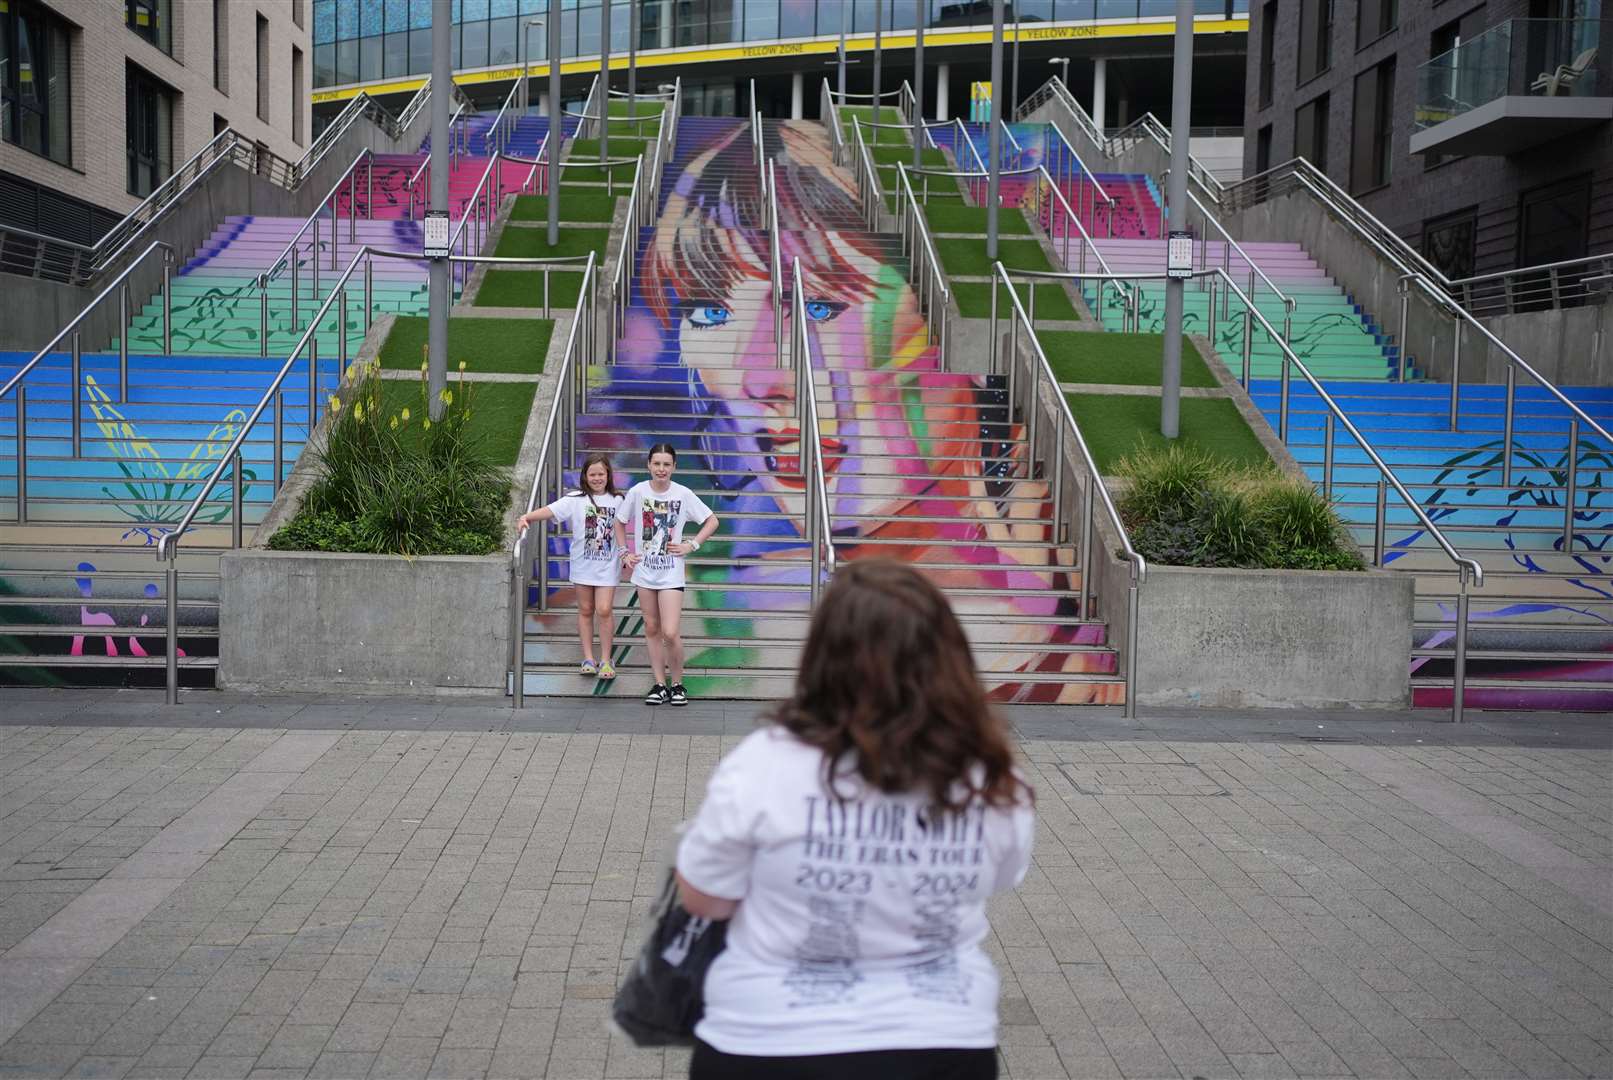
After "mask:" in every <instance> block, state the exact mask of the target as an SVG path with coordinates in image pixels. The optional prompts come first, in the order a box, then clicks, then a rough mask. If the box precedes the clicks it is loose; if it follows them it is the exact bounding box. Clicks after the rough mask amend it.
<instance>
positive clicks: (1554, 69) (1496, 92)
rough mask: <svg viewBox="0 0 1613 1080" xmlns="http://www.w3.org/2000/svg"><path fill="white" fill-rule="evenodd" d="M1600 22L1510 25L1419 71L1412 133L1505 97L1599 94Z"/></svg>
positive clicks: (1526, 21) (1533, 21) (1519, 21)
mask: <svg viewBox="0 0 1613 1080" xmlns="http://www.w3.org/2000/svg"><path fill="white" fill-rule="evenodd" d="M1603 25H1604V24H1603V22H1602V20H1599V19H1511V20H1509V21H1507V22H1504V23H1499V24H1497V25H1496V26H1492V27H1491V28H1490V29H1488V30H1486V31H1484V33H1482V34H1480V35H1478V36H1477V37H1475V38H1473V39H1472V40H1471V41H1464V42H1462V43H1461V44H1460V45H1458V46H1457V47H1456V48H1454V49H1452V50H1451V51H1450V52H1448V53H1445V54H1443V55H1441V56H1436V57H1434V58H1433V59H1432V60H1430V61H1428V62H1427V63H1426V64H1423V65H1422V66H1421V67H1420V68H1418V69H1417V112H1416V118H1415V119H1416V128H1417V130H1418V131H1423V130H1425V129H1427V128H1431V127H1433V126H1434V125H1435V124H1442V123H1444V122H1445V121H1446V120H1453V119H1455V118H1456V117H1458V116H1461V115H1462V114H1463V113H1466V112H1470V111H1472V110H1473V109H1476V108H1478V107H1480V106H1481V105H1487V104H1489V103H1490V102H1492V101H1494V100H1496V99H1497V98H1501V97H1507V96H1514V95H1516V96H1542V97H1582V96H1588V95H1592V94H1595V93H1596V92H1597V81H1598V77H1599V75H1600V73H1601V69H1602V61H1601V60H1600V59H1599V58H1598V44H1599V40H1600V38H1601V35H1602V32H1603V31H1602V28H1603Z"/></svg>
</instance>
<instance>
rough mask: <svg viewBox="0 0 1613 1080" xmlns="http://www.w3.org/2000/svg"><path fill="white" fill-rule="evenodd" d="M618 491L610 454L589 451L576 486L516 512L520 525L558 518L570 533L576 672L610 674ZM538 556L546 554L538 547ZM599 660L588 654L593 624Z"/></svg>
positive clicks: (618, 568)
mask: <svg viewBox="0 0 1613 1080" xmlns="http://www.w3.org/2000/svg"><path fill="white" fill-rule="evenodd" d="M621 505H622V497H621V495H619V494H618V493H617V491H616V482H615V481H614V480H613V479H612V478H611V468H610V459H609V458H607V457H606V456H605V455H604V454H590V455H588V457H586V458H585V459H583V463H582V490H581V491H573V492H570V493H569V494H566V495H563V496H561V497H560V498H558V499H556V500H555V501H554V502H552V503H550V504H549V505H548V506H540V507H538V508H537V509H536V510H533V511H531V512H529V513H526V514H522V515H521V528H522V529H525V528H527V527H528V526H529V525H531V524H532V523H533V522H535V521H551V520H552V521H555V522H557V523H563V524H564V526H565V528H566V531H567V532H568V533H569V534H570V535H571V560H570V562H571V584H572V585H573V587H575V588H576V590H577V637H578V638H579V639H580V640H581V641H582V666H581V667H580V668H579V669H578V673H579V674H582V675H597V676H599V677H600V678H601V679H614V678H616V668H615V666H614V665H613V664H612V663H611V660H610V652H611V606H612V605H613V604H614V603H615V600H616V586H617V584H618V583H619V582H620V580H621V554H620V552H621V549H620V547H619V545H618V544H617V542H616V529H615V525H616V511H617V508H618V507H620V506H621ZM540 557H541V558H545V559H546V558H548V557H549V554H548V552H543V553H542V554H541V556H540ZM596 626H597V627H598V630H599V660H598V661H597V662H596V661H595V660H594V629H595V627H596Z"/></svg>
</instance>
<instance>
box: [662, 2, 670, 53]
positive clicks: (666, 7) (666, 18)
mask: <svg viewBox="0 0 1613 1080" xmlns="http://www.w3.org/2000/svg"><path fill="white" fill-rule="evenodd" d="M661 48H663V49H670V48H672V0H661Z"/></svg>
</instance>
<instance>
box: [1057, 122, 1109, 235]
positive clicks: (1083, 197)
mask: <svg viewBox="0 0 1613 1080" xmlns="http://www.w3.org/2000/svg"><path fill="white" fill-rule="evenodd" d="M1046 127H1047V131H1048V134H1049V135H1057V136H1058V140H1059V142H1061V143H1063V144H1064V153H1063V154H1062V155H1059V156H1058V159H1057V164H1055V165H1054V167H1053V169H1054V175H1053V179H1054V180H1055V181H1056V182H1057V183H1059V184H1060V185H1063V183H1064V182H1065V180H1066V178H1068V179H1069V181H1070V182H1071V183H1073V184H1075V185H1076V191H1077V192H1078V194H1077V195H1076V199H1075V201H1076V210H1077V211H1078V212H1082V213H1085V215H1086V219H1087V220H1086V226H1087V231H1088V232H1089V233H1090V232H1093V231H1095V230H1096V229H1097V224H1098V222H1097V219H1098V201H1099V200H1100V199H1101V200H1102V201H1103V204H1104V234H1105V235H1106V236H1111V237H1112V236H1114V234H1115V200H1114V197H1113V196H1111V195H1110V194H1109V192H1108V191H1107V190H1106V189H1105V188H1104V186H1103V184H1102V183H1101V182H1100V181H1099V180H1098V176H1097V174H1096V173H1094V172H1093V171H1092V170H1091V169H1089V168H1087V163H1086V162H1085V161H1084V160H1082V158H1081V155H1080V154H1078V153H1076V150H1075V147H1074V146H1071V145H1070V140H1069V139H1067V138H1065V136H1064V132H1063V131H1061V130H1059V126H1058V125H1057V124H1047V125H1046ZM1070 161H1073V162H1075V164H1076V165H1077V166H1078V167H1079V170H1080V171H1079V172H1076V173H1075V174H1074V175H1073V176H1072V175H1069V174H1068V173H1066V171H1065V169H1064V166H1065V165H1066V164H1067V163H1068V162H1070ZM1043 164H1044V165H1045V164H1046V161H1045V160H1044V162H1043ZM1089 191H1090V192H1091V196H1090V201H1089V195H1088V192H1089Z"/></svg>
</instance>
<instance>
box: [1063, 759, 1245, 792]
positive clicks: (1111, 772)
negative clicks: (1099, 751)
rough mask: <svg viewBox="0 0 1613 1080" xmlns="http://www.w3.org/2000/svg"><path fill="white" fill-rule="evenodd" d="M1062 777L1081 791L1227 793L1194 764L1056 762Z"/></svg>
mask: <svg viewBox="0 0 1613 1080" xmlns="http://www.w3.org/2000/svg"><path fill="white" fill-rule="evenodd" d="M1059 771H1060V772H1062V773H1063V774H1064V778H1065V779H1066V780H1068V781H1069V782H1070V783H1072V784H1074V785H1075V790H1077V791H1079V792H1080V793H1081V794H1083V795H1159V796H1163V797H1165V798H1190V797H1192V798H1203V797H1208V796H1215V795H1226V794H1228V792H1227V789H1226V788H1224V787H1222V786H1221V785H1220V784H1218V783H1216V781H1214V780H1213V779H1211V778H1210V777H1209V776H1208V775H1206V774H1205V772H1204V770H1203V769H1201V768H1199V767H1198V766H1197V765H1161V764H1136V765H1086V764H1076V763H1070V762H1065V763H1061V764H1060V765H1059Z"/></svg>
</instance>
